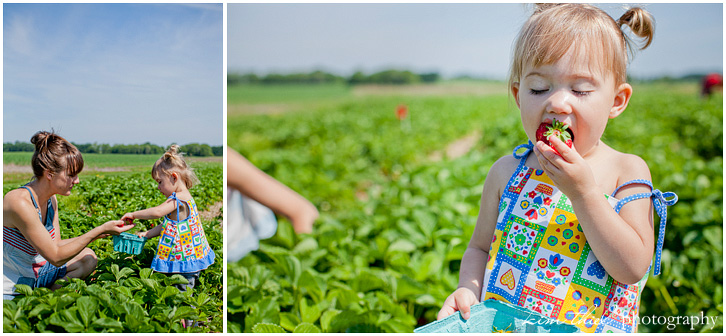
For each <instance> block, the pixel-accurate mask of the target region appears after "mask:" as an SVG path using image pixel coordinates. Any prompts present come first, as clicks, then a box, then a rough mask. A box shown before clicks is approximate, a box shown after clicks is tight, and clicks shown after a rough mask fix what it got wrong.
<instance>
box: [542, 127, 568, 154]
mask: <svg viewBox="0 0 726 336" xmlns="http://www.w3.org/2000/svg"><path fill="white" fill-rule="evenodd" d="M568 127H569V126H568V125H565V124H564V123H562V122H560V121H558V120H553V121H552V125H547V124H545V123H542V124H540V125H539V128H537V134H536V140H537V141H542V142H544V143H545V144H546V145H547V146H550V147H552V143H550V141H549V137H550V136H552V135H554V136H556V137H558V138H559V139H560V140H561V141H562V142H564V143H565V145H567V146H568V147H570V148H572V131H571V130H569V129H568ZM552 149H554V148H552ZM554 150H555V153H557V150H556V149H554ZM557 155H560V153H557ZM560 156H561V155H560Z"/></svg>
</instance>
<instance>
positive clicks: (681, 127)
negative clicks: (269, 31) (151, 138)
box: [227, 87, 723, 332]
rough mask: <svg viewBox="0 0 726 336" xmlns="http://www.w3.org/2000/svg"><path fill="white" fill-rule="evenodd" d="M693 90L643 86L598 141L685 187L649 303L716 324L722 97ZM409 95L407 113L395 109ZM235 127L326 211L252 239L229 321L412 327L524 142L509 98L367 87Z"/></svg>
mask: <svg viewBox="0 0 726 336" xmlns="http://www.w3.org/2000/svg"><path fill="white" fill-rule="evenodd" d="M691 91H692V92H686V93H683V92H682V90H675V89H672V88H669V87H636V94H635V96H634V100H632V101H631V103H630V107H629V108H628V110H627V111H626V112H625V113H624V114H623V115H622V116H620V117H618V118H617V119H614V120H612V121H611V124H610V125H609V126H608V129H607V131H606V134H605V137H604V141H605V142H606V143H608V144H609V145H611V146H613V147H614V148H616V149H618V150H621V151H625V152H630V153H634V154H637V155H640V156H641V157H643V158H644V159H645V160H646V161H647V162H648V163H649V166H650V168H651V171H652V175H653V180H654V184H655V186H656V187H657V188H659V189H661V190H663V191H675V192H677V193H678V195H679V198H680V200H679V202H678V204H677V205H675V206H674V207H672V208H671V209H670V211H669V218H668V229H667V231H666V242H665V250H664V253H663V273H662V275H660V276H658V277H651V278H650V279H649V281H648V284H647V287H646V288H645V289H644V293H643V297H642V301H641V311H640V314H641V316H646V315H647V316H651V315H657V316H700V314H701V313H702V312H703V314H705V315H707V316H718V323H717V325H716V326H713V325H712V326H696V330H703V331H709V330H710V329H709V328H711V327H713V331H721V330H723V318H722V315H723V302H722V293H723V292H722V290H723V289H722V281H723V277H722V270H723V265H722V255H723V247H722V214H721V209H722V204H723V196H722V185H723V179H722V167H723V163H722V154H721V153H722V150H723V149H722V143H723V141H722V136H723V135H722V108H721V106H722V98H721V97H720V96H719V97H718V98H717V99H714V100H710V101H703V100H700V99H699V97H698V94H697V91H696V90H695V89H694V90H691ZM402 102H404V103H406V104H408V107H409V111H410V124H408V125H407V124H406V123H403V124H401V123H399V122H398V120H396V119H395V117H394V111H395V108H396V106H397V105H398V104H400V103H402ZM646 121H647V122H646ZM228 126H229V132H228V141H229V144H230V146H231V147H233V148H235V149H237V150H238V151H240V152H241V153H242V154H244V155H245V156H247V157H248V158H249V159H250V160H251V161H252V162H253V163H255V164H256V165H257V166H258V167H260V168H261V169H263V170H264V171H265V172H267V173H268V174H270V175H272V176H273V177H275V178H277V179H278V180H280V181H282V182H283V183H285V184H287V185H289V186H290V187H291V188H292V189H294V190H296V191H297V192H299V193H300V194H302V195H304V196H305V197H307V198H308V199H310V200H311V201H312V202H313V203H314V204H315V205H316V206H317V207H318V209H320V210H321V217H320V219H319V220H318V221H317V222H316V224H315V228H314V230H315V231H314V233H313V234H311V235H295V234H294V233H293V231H292V228H291V227H290V225H289V223H288V222H286V221H285V220H284V219H283V220H281V223H280V227H279V229H278V232H277V234H276V235H275V236H274V237H273V238H271V239H268V240H265V241H263V242H262V243H261V247H260V249H259V250H258V251H255V252H253V253H251V254H249V255H248V256H246V257H245V258H243V259H242V260H240V261H239V262H237V263H233V264H229V265H228V278H227V281H228V284H227V293H228V302H227V305H228V306H227V308H228V312H227V317H228V329H229V330H228V331H230V332H285V331H288V332H301V331H313V332H320V331H322V332H411V331H412V330H413V329H414V328H415V327H416V326H420V325H423V324H426V323H428V322H431V321H433V320H435V319H436V313H437V312H438V310H439V309H440V307H441V305H442V303H443V301H444V299H445V298H446V297H447V296H448V295H449V294H450V293H451V292H452V291H453V290H454V289H455V288H456V286H457V282H458V272H459V265H460V261H461V258H462V255H463V253H464V250H465V248H466V246H467V244H468V239H469V238H470V237H471V234H472V232H473V228H474V224H475V221H476V216H477V213H478V208H479V198H480V193H481V188H482V185H483V183H484V179H485V177H486V174H487V172H488V170H489V168H490V167H491V165H492V164H493V162H494V161H495V160H496V159H497V158H498V157H500V156H502V155H510V154H511V151H512V149H513V148H514V147H515V146H516V145H518V144H521V143H523V142H525V141H526V138H525V135H524V133H523V131H522V130H521V124H520V121H519V113H518V112H517V111H516V106H514V104H513V103H511V102H507V97H506V96H493V97H450V98H430V97H428V98H427V97H415V98H406V97H375V98H371V97H366V98H364V99H358V100H352V101H350V102H348V103H342V104H339V105H337V106H336V107H334V108H329V107H321V108H319V109H317V110H310V111H302V112H299V113H289V114H285V115H274V116H272V115H256V116H238V117H234V118H231V117H230V118H229V120H228ZM474 131H478V132H480V134H481V135H482V137H481V140H480V141H479V143H478V144H477V145H476V146H475V148H474V149H473V150H472V151H471V152H469V153H468V154H466V155H464V156H462V157H460V158H457V159H453V160H448V159H444V160H442V161H438V162H437V161H433V160H430V159H428V155H429V154H430V153H431V152H432V151H434V150H439V149H442V148H443V147H445V146H446V144H448V143H450V142H452V141H454V140H456V139H458V138H460V137H462V136H464V135H466V134H469V133H471V132H474ZM656 225H657V224H656ZM656 229H657V228H656ZM690 327H691V326H689V325H685V326H684V325H678V326H675V331H684V332H688V331H691V330H690ZM668 328H669V327H668V326H667V325H654V324H641V325H640V328H639V331H651V332H664V331H670V330H669V329H668Z"/></svg>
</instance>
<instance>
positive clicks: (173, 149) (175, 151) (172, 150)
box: [164, 144, 181, 160]
mask: <svg viewBox="0 0 726 336" xmlns="http://www.w3.org/2000/svg"><path fill="white" fill-rule="evenodd" d="M179 156H181V154H180V153H179V145H177V144H173V145H171V146H169V149H168V150H167V151H166V153H164V159H171V160H174V159H176V158H178V157H179Z"/></svg>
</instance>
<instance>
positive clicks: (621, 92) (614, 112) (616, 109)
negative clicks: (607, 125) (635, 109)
mask: <svg viewBox="0 0 726 336" xmlns="http://www.w3.org/2000/svg"><path fill="white" fill-rule="evenodd" d="M632 95H633V87H632V86H630V84H628V83H623V84H620V85H619V86H618V88H617V91H616V92H615V99H614V100H613V107H612V108H611V109H610V115H609V118H610V119H613V118H615V117H617V116H619V115H620V113H623V111H625V108H626V107H628V102H630V97H631V96H632Z"/></svg>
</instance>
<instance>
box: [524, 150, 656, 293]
mask: <svg viewBox="0 0 726 336" xmlns="http://www.w3.org/2000/svg"><path fill="white" fill-rule="evenodd" d="M552 139H554V137H553V138H552ZM552 139H551V140H550V142H552V144H553V147H555V149H557V151H558V152H560V153H561V154H562V157H560V156H558V155H557V154H555V153H554V151H552V150H551V149H549V148H547V146H546V145H545V144H543V143H541V142H538V143H537V145H536V146H535V153H536V155H537V158H538V160H539V161H540V165H542V168H543V169H544V170H545V171H546V172H547V175H548V176H549V177H550V178H551V179H552V180H553V181H554V182H555V184H556V185H557V187H559V188H560V190H562V192H564V193H565V194H566V195H567V197H569V198H570V201H571V202H572V208H573V210H574V211H575V213H576V214H577V218H578V220H579V222H580V225H581V226H582V230H583V232H585V235H586V236H587V241H588V243H589V245H590V247H591V248H592V251H593V253H595V255H596V256H597V259H598V260H599V261H600V264H601V265H602V266H603V267H604V268H605V270H606V271H607V272H608V273H609V274H610V275H611V276H612V277H613V278H614V279H615V280H617V281H619V282H622V283H625V284H634V283H636V282H638V281H640V279H642V278H643V276H644V275H645V273H646V272H647V271H648V267H649V265H650V262H651V259H652V258H653V250H654V238H653V208H652V203H651V202H650V199H649V198H646V199H641V200H636V201H633V202H631V203H628V205H626V206H625V207H623V209H622V210H621V211H620V214H617V213H616V212H615V210H613V208H612V206H611V205H610V203H609V202H608V201H607V200H606V199H605V197H603V193H602V188H600V187H599V186H598V185H597V183H596V181H595V178H594V175H593V172H592V169H591V168H590V166H589V165H588V164H587V163H586V162H585V161H584V159H583V158H582V157H581V156H580V154H578V153H577V152H576V151H575V150H574V149H571V148H569V147H567V146H566V145H565V144H564V143H562V141H560V140H559V139H555V140H554V141H553V140H552ZM617 166H618V168H617V169H619V170H618V171H617V172H614V174H618V178H617V183H624V182H627V181H629V180H632V179H647V180H650V170H649V169H648V166H647V164H646V163H645V162H644V161H643V160H642V159H640V158H638V157H637V156H634V155H623V156H622V160H620V161H619V162H618V165H617ZM644 192H645V193H647V192H650V188H649V187H647V186H645V185H633V186H628V187H627V188H624V189H623V190H621V191H620V192H618V194H617V195H615V197H616V198H618V199H623V198H625V197H627V196H629V195H633V194H636V193H644Z"/></svg>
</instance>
